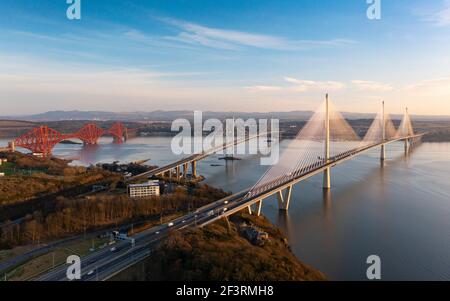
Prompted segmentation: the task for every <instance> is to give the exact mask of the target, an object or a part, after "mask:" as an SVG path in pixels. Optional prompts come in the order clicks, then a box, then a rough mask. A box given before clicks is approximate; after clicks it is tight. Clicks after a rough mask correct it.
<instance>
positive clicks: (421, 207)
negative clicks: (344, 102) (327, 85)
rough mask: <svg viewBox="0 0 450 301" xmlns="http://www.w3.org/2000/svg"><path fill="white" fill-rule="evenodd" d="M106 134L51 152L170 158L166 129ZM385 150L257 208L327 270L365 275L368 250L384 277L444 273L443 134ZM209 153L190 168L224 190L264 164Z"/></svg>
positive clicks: (347, 276) (448, 162)
mask: <svg viewBox="0 0 450 301" xmlns="http://www.w3.org/2000/svg"><path fill="white" fill-rule="evenodd" d="M110 140H111V139H108V138H102V139H101V141H100V145H98V146H97V147H94V148H92V147H91V148H84V147H83V146H81V145H63V144H59V145H57V147H56V148H55V151H54V154H55V155H57V156H60V157H65V158H72V159H76V161H75V162H74V163H75V164H84V165H88V164H91V163H93V164H95V163H98V162H113V161H116V160H117V161H121V162H131V161H137V160H141V159H143V158H151V161H149V164H154V165H163V164H167V163H169V162H172V161H173V160H175V159H177V158H178V157H176V156H174V155H173V154H172V152H171V151H170V138H166V137H148V138H136V139H132V140H129V141H128V142H127V143H126V144H123V145H114V144H111V143H110V142H111V141H110ZM288 143H289V141H284V142H283V143H282V147H281V148H282V149H283V148H284V147H286V145H287V144H288ZM0 145H6V141H4V140H3V141H1V140H0ZM387 151H388V157H389V160H388V161H387V162H386V163H385V164H384V166H381V164H380V161H379V159H378V158H379V150H373V151H371V152H369V153H367V154H364V155H361V156H359V157H357V158H355V159H353V160H351V161H348V162H345V163H344V164H341V165H339V166H337V167H335V168H333V169H332V186H333V187H332V189H331V191H330V192H329V193H324V192H323V190H322V188H321V181H322V177H321V176H316V177H313V178H311V179H309V180H307V181H304V182H301V183H299V184H297V185H296V186H295V187H294V189H293V194H292V200H291V205H290V210H289V212H288V214H280V213H279V211H278V209H277V203H276V199H275V198H271V199H267V200H265V202H264V206H263V212H264V214H265V215H266V216H267V217H268V218H270V220H271V221H272V222H273V223H274V224H276V225H278V226H279V227H280V228H282V230H283V231H284V232H285V234H286V235H287V236H288V238H289V241H290V243H291V246H292V250H293V251H294V253H295V254H296V255H297V257H298V258H300V259H301V260H302V261H303V262H305V263H307V264H310V265H312V266H314V267H316V268H318V269H320V270H321V271H323V272H324V273H325V274H326V275H327V276H328V277H329V278H330V279H334V280H364V279H365V277H366V276H365V275H366V268H367V264H366V263H365V262H366V258H367V257H368V256H369V255H372V254H376V255H378V256H380V257H381V264H382V271H381V272H382V278H383V279H384V280H394V279H395V280H450V144H449V143H434V144H429V143H425V144H422V145H420V146H418V147H417V148H415V149H414V151H413V152H412V153H411V154H410V155H409V156H407V157H405V156H404V154H403V145H402V144H401V143H398V144H392V145H389V146H388V150H387ZM218 158H219V156H213V157H210V158H207V159H205V160H203V161H201V162H200V163H199V164H198V168H199V172H200V174H202V175H204V176H205V177H206V181H205V182H206V183H208V184H211V185H214V186H218V187H221V188H223V189H224V190H226V191H232V192H237V191H239V190H242V189H244V188H247V187H250V186H252V185H254V184H255V182H256V181H257V180H258V179H259V178H260V177H261V175H262V174H263V173H264V171H265V170H266V167H264V166H260V165H259V158H258V157H257V156H244V157H241V158H242V159H243V160H241V161H234V162H228V163H227V164H226V163H225V162H224V161H221V160H218ZM211 164H220V165H221V166H211Z"/></svg>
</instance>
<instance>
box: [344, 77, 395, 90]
mask: <svg viewBox="0 0 450 301" xmlns="http://www.w3.org/2000/svg"><path fill="white" fill-rule="evenodd" d="M351 83H352V84H353V85H354V86H355V87H356V88H357V89H358V90H360V91H377V92H387V91H392V90H394V87H392V86H391V85H389V84H385V83H380V82H375V81H367V80H352V81H351Z"/></svg>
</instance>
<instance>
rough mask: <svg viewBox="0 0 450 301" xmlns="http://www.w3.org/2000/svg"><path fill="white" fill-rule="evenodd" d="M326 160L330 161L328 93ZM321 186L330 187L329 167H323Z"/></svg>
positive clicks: (327, 106)
mask: <svg viewBox="0 0 450 301" xmlns="http://www.w3.org/2000/svg"><path fill="white" fill-rule="evenodd" d="M324 158H325V160H326V162H327V163H328V162H329V161H330V106H329V100H328V94H327V95H326V103H325V156H324ZM323 188H324V189H330V188H331V176H330V168H327V169H325V171H324V172H323Z"/></svg>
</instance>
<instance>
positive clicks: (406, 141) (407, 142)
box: [405, 139, 410, 155]
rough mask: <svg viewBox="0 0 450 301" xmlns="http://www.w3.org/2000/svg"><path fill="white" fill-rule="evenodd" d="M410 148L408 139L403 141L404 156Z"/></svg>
mask: <svg viewBox="0 0 450 301" xmlns="http://www.w3.org/2000/svg"><path fill="white" fill-rule="evenodd" d="M409 148H410V142H409V139H405V155H407V154H408V152H409Z"/></svg>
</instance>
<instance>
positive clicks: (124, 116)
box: [0, 110, 450, 122]
mask: <svg viewBox="0 0 450 301" xmlns="http://www.w3.org/2000/svg"><path fill="white" fill-rule="evenodd" d="M312 114H313V112H312V111H291V112H270V113H259V112H250V113H247V112H213V111H205V112H203V118H204V119H206V118H218V119H224V118H232V117H235V118H244V119H247V118H278V119H281V120H308V119H309V118H310V117H311V116H312ZM343 115H344V117H345V118H347V119H372V118H374V116H375V115H374V114H366V113H349V112H344V113H343ZM177 118H187V119H192V118H193V112H192V111H187V110H182V111H161V110H159V111H152V112H106V111H50V112H45V113H40V114H34V115H22V116H19V115H17V116H0V119H3V120H25V121H32V122H42V121H61V120H98V121H106V120H121V121H172V120H174V119H177ZM392 118H393V119H401V118H402V116H401V115H393V116H392ZM412 118H413V119H414V120H429V121H435V120H439V121H450V116H425V115H413V116H412Z"/></svg>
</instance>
